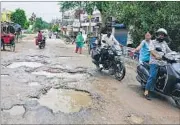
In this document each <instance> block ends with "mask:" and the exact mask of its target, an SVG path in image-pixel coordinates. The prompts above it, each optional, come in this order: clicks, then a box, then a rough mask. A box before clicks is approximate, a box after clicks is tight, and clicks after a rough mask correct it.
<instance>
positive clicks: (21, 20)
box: [11, 9, 26, 27]
mask: <svg viewBox="0 0 180 125" xmlns="http://www.w3.org/2000/svg"><path fill="white" fill-rule="evenodd" d="M11 20H12V21H13V22H14V23H17V24H19V25H21V27H24V26H25V22H26V14H25V11H24V10H22V9H16V10H15V12H13V13H12V15H11Z"/></svg>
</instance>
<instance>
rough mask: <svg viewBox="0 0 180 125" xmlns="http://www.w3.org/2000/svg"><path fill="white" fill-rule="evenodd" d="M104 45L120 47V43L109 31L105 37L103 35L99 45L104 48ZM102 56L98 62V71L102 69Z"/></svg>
mask: <svg viewBox="0 0 180 125" xmlns="http://www.w3.org/2000/svg"><path fill="white" fill-rule="evenodd" d="M105 44H108V45H109V46H119V47H120V46H121V45H120V43H119V42H118V41H117V40H116V39H115V37H114V35H112V33H111V31H108V33H107V35H104V36H103V37H102V43H101V45H102V46H104V45H105ZM102 58H103V57H102V54H101V56H100V60H99V67H100V69H102V68H103V65H102V62H103V59H102Z"/></svg>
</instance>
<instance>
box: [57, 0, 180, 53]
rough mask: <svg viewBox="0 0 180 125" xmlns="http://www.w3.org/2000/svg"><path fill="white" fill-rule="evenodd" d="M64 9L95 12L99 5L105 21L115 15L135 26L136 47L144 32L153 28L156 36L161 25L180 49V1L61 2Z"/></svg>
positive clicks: (131, 30)
mask: <svg viewBox="0 0 180 125" xmlns="http://www.w3.org/2000/svg"><path fill="white" fill-rule="evenodd" d="M60 6H61V7H60V9H61V10H64V11H66V10H70V9H74V8H75V7H82V8H83V9H84V10H86V11H87V12H88V14H92V11H93V8H94V7H95V6H96V7H97V9H99V10H100V12H101V16H102V20H103V23H104V22H105V19H106V17H108V16H113V17H115V18H116V19H117V20H118V21H119V22H120V23H124V24H125V25H126V26H128V27H130V26H132V27H133V28H132V29H129V31H130V33H131V35H132V38H133V42H134V47H136V46H137V45H138V44H139V43H140V41H141V40H142V39H144V34H145V33H146V32H147V31H150V32H151V33H152V35H153V37H154V38H155V31H156V30H157V29H158V28H165V29H166V30H167V31H168V34H169V36H170V38H171V40H172V41H171V44H170V46H171V48H172V49H173V50H179V51H180V16H179V15H180V2H177V1H176V2H173V1H146V2H145V1H132V2H123V1H111V2H110V1H103V2H100V1H84V2H83V1H81V2H80V1H78V2H68V1H64V2H60Z"/></svg>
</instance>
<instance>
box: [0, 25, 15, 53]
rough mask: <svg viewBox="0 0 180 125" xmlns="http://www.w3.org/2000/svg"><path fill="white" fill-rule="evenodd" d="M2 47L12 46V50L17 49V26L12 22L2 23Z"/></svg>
mask: <svg viewBox="0 0 180 125" xmlns="http://www.w3.org/2000/svg"><path fill="white" fill-rule="evenodd" d="M0 37H1V47H3V50H5V47H6V46H8V47H10V49H11V51H15V28H14V27H13V24H11V23H2V24H1V35H0Z"/></svg>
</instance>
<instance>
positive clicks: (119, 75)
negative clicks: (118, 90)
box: [114, 63, 126, 81]
mask: <svg viewBox="0 0 180 125" xmlns="http://www.w3.org/2000/svg"><path fill="white" fill-rule="evenodd" d="M125 74H126V68H125V66H124V64H123V63H118V64H117V68H116V69H115V74H114V75H115V78H116V79H117V80H119V81H121V80H122V79H124V77H125Z"/></svg>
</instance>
